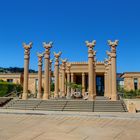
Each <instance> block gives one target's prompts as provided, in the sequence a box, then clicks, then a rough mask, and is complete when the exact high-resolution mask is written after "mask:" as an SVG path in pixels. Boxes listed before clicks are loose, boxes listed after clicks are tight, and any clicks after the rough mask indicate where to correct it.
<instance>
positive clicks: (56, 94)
mask: <svg viewBox="0 0 140 140" xmlns="http://www.w3.org/2000/svg"><path fill="white" fill-rule="evenodd" d="M60 55H61V52H59V53H57V54H56V53H55V52H54V57H55V67H54V77H55V80H54V81H55V90H54V97H55V98H58V96H59V57H60Z"/></svg>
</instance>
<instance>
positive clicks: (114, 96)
mask: <svg viewBox="0 0 140 140" xmlns="http://www.w3.org/2000/svg"><path fill="white" fill-rule="evenodd" d="M111 63H112V96H111V99H112V100H117V83H116V82H117V78H116V54H115V53H112V55H111Z"/></svg>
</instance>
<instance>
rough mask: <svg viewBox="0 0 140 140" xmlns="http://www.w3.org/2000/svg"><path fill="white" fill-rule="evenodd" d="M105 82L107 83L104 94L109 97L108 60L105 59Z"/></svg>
mask: <svg viewBox="0 0 140 140" xmlns="http://www.w3.org/2000/svg"><path fill="white" fill-rule="evenodd" d="M104 83H105V88H104V96H105V97H107V96H108V64H107V60H105V73H104Z"/></svg>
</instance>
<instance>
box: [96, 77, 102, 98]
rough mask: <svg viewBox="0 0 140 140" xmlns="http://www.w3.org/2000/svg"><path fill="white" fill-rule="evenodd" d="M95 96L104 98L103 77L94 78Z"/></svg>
mask: <svg viewBox="0 0 140 140" xmlns="http://www.w3.org/2000/svg"><path fill="white" fill-rule="evenodd" d="M96 94H97V96H104V76H96Z"/></svg>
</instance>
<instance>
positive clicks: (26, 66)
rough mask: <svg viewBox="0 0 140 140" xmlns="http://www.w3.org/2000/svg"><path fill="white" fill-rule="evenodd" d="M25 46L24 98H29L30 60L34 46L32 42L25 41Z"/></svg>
mask: <svg viewBox="0 0 140 140" xmlns="http://www.w3.org/2000/svg"><path fill="white" fill-rule="evenodd" d="M23 48H24V84H23V95H22V99H24V100H26V99H27V98H28V80H29V79H28V76H29V60H30V49H31V48H32V43H29V45H27V44H25V43H23Z"/></svg>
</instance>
